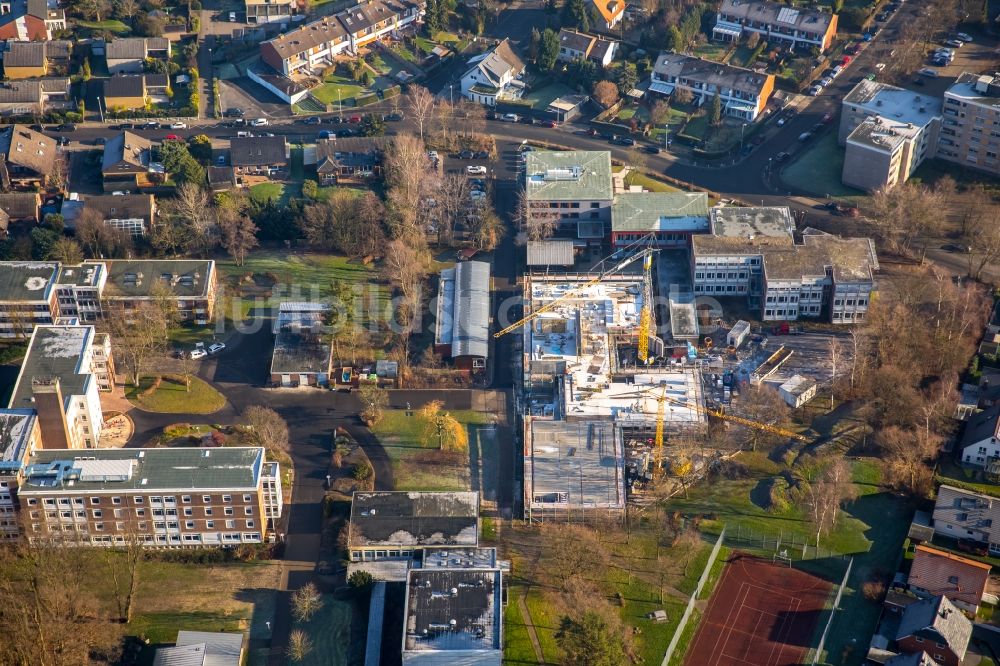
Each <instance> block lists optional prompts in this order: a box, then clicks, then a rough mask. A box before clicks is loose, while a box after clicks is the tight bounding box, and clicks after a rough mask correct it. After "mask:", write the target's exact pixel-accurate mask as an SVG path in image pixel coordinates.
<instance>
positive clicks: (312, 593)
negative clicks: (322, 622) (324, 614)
mask: <svg viewBox="0 0 1000 666" xmlns="http://www.w3.org/2000/svg"><path fill="white" fill-rule="evenodd" d="M322 607H323V596H322V595H321V594H320V593H319V590H317V589H316V585H315V584H314V583H306V584H305V585H303V586H302V587H300V588H299V589H297V590H295V592H293V593H292V616H293V617H294V618H295V621H296V622H308V621H309V620H310V619H312V616H313V615H315V614H316V612H317V611H319V609H320V608H322Z"/></svg>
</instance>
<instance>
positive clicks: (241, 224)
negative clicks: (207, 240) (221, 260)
mask: <svg viewBox="0 0 1000 666" xmlns="http://www.w3.org/2000/svg"><path fill="white" fill-rule="evenodd" d="M223 210H226V209H216V224H217V225H218V229H219V233H220V234H221V237H222V247H224V248H226V252H228V253H229V256H230V257H232V258H233V261H235V262H236V265H237V266H242V265H243V262H244V261H245V260H246V256H247V252H249V251H250V250H252V249H254V248H255V247H257V245H258V243H259V241H258V240H257V231H258V229H257V225H256V224H254V223H253V220H251V219H250V216H249V215H242V214H239V213H233V212H228V211H227V212H222V211H223Z"/></svg>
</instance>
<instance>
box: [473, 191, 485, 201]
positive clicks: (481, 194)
mask: <svg viewBox="0 0 1000 666" xmlns="http://www.w3.org/2000/svg"><path fill="white" fill-rule="evenodd" d="M469 198H470V199H472V200H473V201H476V200H478V199H485V198H486V192H481V191H479V190H472V191H471V192H469Z"/></svg>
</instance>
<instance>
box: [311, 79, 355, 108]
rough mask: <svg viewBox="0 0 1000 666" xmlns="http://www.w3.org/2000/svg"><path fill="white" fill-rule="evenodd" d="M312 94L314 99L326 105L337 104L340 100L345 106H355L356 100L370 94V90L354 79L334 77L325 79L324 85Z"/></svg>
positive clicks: (312, 91) (314, 89) (315, 89)
mask: <svg viewBox="0 0 1000 666" xmlns="http://www.w3.org/2000/svg"><path fill="white" fill-rule="evenodd" d="M310 92H311V93H312V95H313V97H315V98H316V99H318V100H319V101H321V102H323V103H324V104H336V103H337V100H338V99H339V100H340V102H341V103H342V104H344V105H349V106H354V98H355V97H357V96H358V95H360V94H362V93H365V92H368V89H367V88H365V87H364V86H362V85H359V84H358V83H357V82H356V81H354V80H353V79H349V78H347V77H345V76H337V75H333V76H328V77H326V78H325V79H323V84H322V85H320V86H317V87H316V88H313V89H312V90H311V91H310ZM338 93H339V97H338Z"/></svg>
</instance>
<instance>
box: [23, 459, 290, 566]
mask: <svg viewBox="0 0 1000 666" xmlns="http://www.w3.org/2000/svg"><path fill="white" fill-rule="evenodd" d="M271 490H276V492H271ZM280 498H281V477H280V469H279V465H278V464H277V463H275V462H270V461H268V460H267V459H266V456H265V452H264V449H263V448H259V447H247V448H213V449H200V448H160V449H97V450H94V451H88V452H86V455H80V454H76V453H75V452H72V451H38V452H36V454H35V456H33V457H32V459H31V464H30V465H28V466H27V467H26V468H25V470H24V472H23V480H22V481H21V483H20V486H19V487H18V489H17V500H18V505H19V510H20V512H21V514H22V523H23V525H24V529H25V532H26V536H27V537H28V539H29V540H31V541H35V540H44V539H49V538H60V539H68V540H71V541H73V542H76V543H80V544H85V545H93V546H115V545H122V544H127V543H140V544H143V545H145V546H147V547H151V548H179V547H200V548H204V547H234V546H237V545H239V544H256V543H263V542H265V541H267V540H268V537H269V534H271V533H273V530H274V527H273V524H274V522H275V521H276V520H278V519H279V518H280V517H281V500H280Z"/></svg>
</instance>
